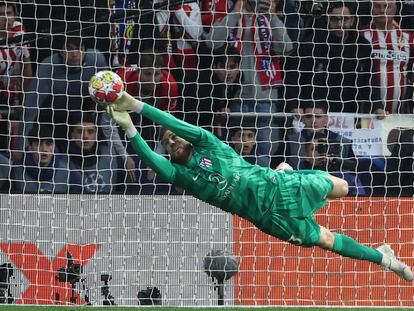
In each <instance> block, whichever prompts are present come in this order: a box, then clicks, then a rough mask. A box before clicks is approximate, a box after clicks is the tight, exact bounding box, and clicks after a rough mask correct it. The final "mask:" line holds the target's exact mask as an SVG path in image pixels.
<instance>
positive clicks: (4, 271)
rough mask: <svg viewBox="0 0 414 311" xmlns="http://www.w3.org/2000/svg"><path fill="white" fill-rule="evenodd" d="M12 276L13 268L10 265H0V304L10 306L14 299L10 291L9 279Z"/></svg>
mask: <svg viewBox="0 0 414 311" xmlns="http://www.w3.org/2000/svg"><path fill="white" fill-rule="evenodd" d="M12 276H13V266H12V265H11V264H10V263H4V264H2V265H0V303H7V304H11V303H13V302H14V298H13V296H12V294H11V291H10V284H11V283H10V278H11V277H12Z"/></svg>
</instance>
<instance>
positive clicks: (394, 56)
mask: <svg viewBox="0 0 414 311" xmlns="http://www.w3.org/2000/svg"><path fill="white" fill-rule="evenodd" d="M371 57H372V58H380V59H389V60H399V61H408V58H409V55H408V53H407V52H403V51H391V50H372V53H371Z"/></svg>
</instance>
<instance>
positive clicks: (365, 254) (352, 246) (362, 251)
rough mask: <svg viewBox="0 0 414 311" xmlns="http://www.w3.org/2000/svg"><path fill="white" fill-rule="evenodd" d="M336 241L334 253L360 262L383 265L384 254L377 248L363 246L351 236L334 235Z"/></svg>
mask: <svg viewBox="0 0 414 311" xmlns="http://www.w3.org/2000/svg"><path fill="white" fill-rule="evenodd" d="M334 236H335V241H334V245H333V251H334V252H335V253H337V254H340V255H342V256H345V257H349V258H355V259H360V260H368V261H371V262H374V263H376V264H381V260H382V253H380V252H379V251H377V250H376V249H375V248H371V247H368V246H365V245H362V244H360V243H358V242H357V241H355V240H354V239H352V238H350V237H349V236H346V235H343V234H339V233H334Z"/></svg>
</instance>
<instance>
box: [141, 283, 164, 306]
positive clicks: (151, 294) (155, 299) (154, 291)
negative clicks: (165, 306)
mask: <svg viewBox="0 0 414 311" xmlns="http://www.w3.org/2000/svg"><path fill="white" fill-rule="evenodd" d="M138 302H139V305H140V306H161V305H162V300H161V292H160V290H159V289H158V288H157V287H147V288H146V289H143V290H140V291H139V292H138Z"/></svg>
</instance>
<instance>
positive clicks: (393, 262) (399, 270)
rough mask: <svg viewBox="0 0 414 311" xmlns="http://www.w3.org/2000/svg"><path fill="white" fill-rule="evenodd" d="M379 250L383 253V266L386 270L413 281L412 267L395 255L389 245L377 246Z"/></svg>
mask: <svg viewBox="0 0 414 311" xmlns="http://www.w3.org/2000/svg"><path fill="white" fill-rule="evenodd" d="M377 251H379V252H380V253H382V254H383V256H382V262H381V266H382V267H383V269H384V270H386V271H393V272H395V273H396V274H398V276H400V277H402V278H403V279H404V280H406V281H408V282H411V281H412V280H413V279H414V276H413V272H412V271H411V269H410V267H408V266H407V265H406V264H405V263H403V262H402V261H399V260H398V259H397V258H396V257H395V256H394V251H393V249H392V248H391V247H390V246H389V245H387V244H385V245H382V246H380V247H378V248H377Z"/></svg>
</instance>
